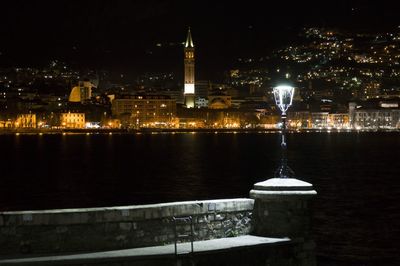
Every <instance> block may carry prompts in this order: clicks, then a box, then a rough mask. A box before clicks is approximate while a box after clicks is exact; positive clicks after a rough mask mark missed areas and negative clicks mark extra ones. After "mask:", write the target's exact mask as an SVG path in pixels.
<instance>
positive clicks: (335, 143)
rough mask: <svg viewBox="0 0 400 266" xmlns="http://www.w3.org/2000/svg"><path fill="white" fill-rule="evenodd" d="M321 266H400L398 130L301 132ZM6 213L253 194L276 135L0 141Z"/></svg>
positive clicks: (292, 158)
mask: <svg viewBox="0 0 400 266" xmlns="http://www.w3.org/2000/svg"><path fill="white" fill-rule="evenodd" d="M288 145H289V165H290V166H291V167H292V169H293V170H294V171H295V172H296V174H297V176H298V177H299V179H302V180H305V181H308V182H311V183H313V184H314V186H315V188H316V189H317V191H318V196H317V197H316V199H315V201H314V203H313V212H314V214H313V228H314V236H315V239H316V242H317V252H318V264H319V265H400V262H399V256H400V248H399V247H400V134H399V133H389V132H388V133H301V134H300V133H294V134H290V135H289V138H288ZM0 151H1V152H0V210H3V211H4V210H22V209H48V208H69V207H88V206H90V207H94V206H114V205H131V204H145V203H157V202H169V201H182V200H197V199H198V200H200V199H216V198H234V197H248V193H249V191H250V189H251V188H252V186H253V184H254V183H256V182H258V181H262V180H265V179H267V178H269V177H272V174H273V172H274V170H275V169H276V168H277V166H278V164H279V154H280V153H279V135H278V134H267V133H262V134H257V133H247V134H244V133H243V134H242V133H241V134H233V133H219V134H214V133H196V134H191V133H186V134H172V133H168V134H130V135H123V134H122V135H119V134H114V135H60V134H55V135H42V136H40V135H19V136H17V135H0Z"/></svg>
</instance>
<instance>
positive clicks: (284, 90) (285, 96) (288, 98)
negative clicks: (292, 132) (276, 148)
mask: <svg viewBox="0 0 400 266" xmlns="http://www.w3.org/2000/svg"><path fill="white" fill-rule="evenodd" d="M273 93H274V98H275V103H276V105H277V106H278V108H279V109H280V110H281V112H282V114H281V120H282V131H281V150H282V158H281V165H280V166H279V168H278V169H277V170H276V171H275V177H276V178H293V177H294V172H293V170H292V169H290V167H289V166H288V165H287V158H286V149H287V144H286V111H287V110H288V109H289V107H290V106H291V105H292V101H293V94H294V88H293V87H292V86H289V85H279V86H277V87H274V88H273Z"/></svg>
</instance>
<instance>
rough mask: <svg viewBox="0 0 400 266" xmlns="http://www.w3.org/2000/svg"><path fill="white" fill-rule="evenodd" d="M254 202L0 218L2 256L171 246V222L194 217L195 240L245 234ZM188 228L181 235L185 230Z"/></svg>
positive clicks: (180, 204)
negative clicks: (173, 218)
mask: <svg viewBox="0 0 400 266" xmlns="http://www.w3.org/2000/svg"><path fill="white" fill-rule="evenodd" d="M253 203H254V201H253V200H252V199H242V198H239V199H223V200H205V201H187V202H173V203H162V204H151V205H135V206H124V207H106V208H85V209H59V210H43V211H16V212H0V246H1V247H2V249H0V255H17V254H23V253H57V252H76V251H101V250H112V249H122V248H135V247H146V246H156V245H164V244H170V243H173V242H174V238H175V235H174V223H173V221H172V217H182V216H192V218H193V223H194V232H195V240H207V239H214V238H221V237H229V236H238V235H245V234H248V233H249V232H250V230H251V215H252V211H253ZM189 226H190V225H187V226H184V227H183V228H181V229H182V230H186V231H187V230H188V228H190V227H189Z"/></svg>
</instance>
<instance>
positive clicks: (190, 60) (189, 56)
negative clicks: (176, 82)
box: [183, 28, 195, 108]
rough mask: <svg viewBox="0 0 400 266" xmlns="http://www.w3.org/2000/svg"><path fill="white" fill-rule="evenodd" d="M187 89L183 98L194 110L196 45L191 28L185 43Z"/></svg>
mask: <svg viewBox="0 0 400 266" xmlns="http://www.w3.org/2000/svg"><path fill="white" fill-rule="evenodd" d="M184 52H185V59H184V63H185V87H184V92H183V96H184V98H185V105H186V108H194V99H195V92H194V45H193V40H192V34H191V33H190V28H189V29H188V34H187V38H186V42H185V48H184Z"/></svg>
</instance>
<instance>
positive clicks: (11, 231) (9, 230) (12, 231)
mask: <svg viewBox="0 0 400 266" xmlns="http://www.w3.org/2000/svg"><path fill="white" fill-rule="evenodd" d="M0 233H1V234H2V235H8V236H15V235H16V234H17V229H16V228H15V227H14V226H6V227H3V228H0Z"/></svg>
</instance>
